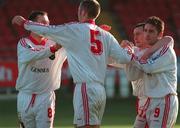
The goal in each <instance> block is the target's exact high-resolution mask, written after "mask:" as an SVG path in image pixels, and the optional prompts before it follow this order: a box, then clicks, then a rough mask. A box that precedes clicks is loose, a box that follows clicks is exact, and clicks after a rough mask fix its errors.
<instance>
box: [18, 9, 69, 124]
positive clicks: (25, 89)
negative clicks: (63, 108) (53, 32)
mask: <svg viewBox="0 0 180 128" xmlns="http://www.w3.org/2000/svg"><path fill="white" fill-rule="evenodd" d="M29 20H31V21H36V22H39V23H42V24H45V25H48V24H49V19H48V15H47V13H46V12H43V11H33V12H32V13H31V14H30V16H29ZM58 49H60V46H59V45H57V44H56V43H55V42H53V41H51V40H49V39H47V38H45V37H43V36H39V35H37V34H35V33H34V32H31V33H30V35H29V36H28V37H23V38H21V39H20V40H19V42H18V49H17V52H18V70H19V74H18V78H17V82H16V89H17V90H18V91H19V93H18V97H17V112H18V117H19V121H20V125H21V127H22V128H24V127H25V128H52V127H53V120H54V114H55V93H54V90H56V89H58V88H59V87H60V81H61V68H62V65H63V62H64V61H65V59H66V53H65V50H64V49H63V48H61V49H60V50H58Z"/></svg>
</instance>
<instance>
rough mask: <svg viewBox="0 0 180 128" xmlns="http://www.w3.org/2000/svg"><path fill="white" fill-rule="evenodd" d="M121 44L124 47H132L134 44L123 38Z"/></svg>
mask: <svg viewBox="0 0 180 128" xmlns="http://www.w3.org/2000/svg"><path fill="white" fill-rule="evenodd" d="M120 45H121V47H122V48H126V47H131V48H132V47H133V46H134V44H133V43H132V42H130V41H128V40H122V41H121V44H120Z"/></svg>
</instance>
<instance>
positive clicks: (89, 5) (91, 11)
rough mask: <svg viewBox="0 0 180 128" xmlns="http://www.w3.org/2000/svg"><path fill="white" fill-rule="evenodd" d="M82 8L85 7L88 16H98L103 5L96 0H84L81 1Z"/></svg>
mask: <svg viewBox="0 0 180 128" xmlns="http://www.w3.org/2000/svg"><path fill="white" fill-rule="evenodd" d="M80 8H81V9H82V8H83V9H85V10H86V11H87V13H88V18H93V19H94V18H97V17H98V16H99V13H100V11H101V6H100V4H99V3H98V1H96V0H83V1H82V2H81V3H80Z"/></svg>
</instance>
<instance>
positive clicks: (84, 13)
mask: <svg viewBox="0 0 180 128" xmlns="http://www.w3.org/2000/svg"><path fill="white" fill-rule="evenodd" d="M81 14H82V16H83V17H84V18H87V11H86V10H84V9H83V10H82V12H81Z"/></svg>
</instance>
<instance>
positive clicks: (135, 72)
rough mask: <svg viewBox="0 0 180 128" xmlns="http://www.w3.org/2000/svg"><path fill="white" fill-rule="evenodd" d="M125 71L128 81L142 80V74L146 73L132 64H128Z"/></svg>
mask: <svg viewBox="0 0 180 128" xmlns="http://www.w3.org/2000/svg"><path fill="white" fill-rule="evenodd" d="M124 69H125V73H126V76H127V79H128V80H129V81H135V80H138V79H140V78H141V76H142V74H143V73H144V72H143V71H141V70H140V69H139V68H137V67H136V66H135V65H134V64H132V63H129V64H126V65H125V68H124Z"/></svg>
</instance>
